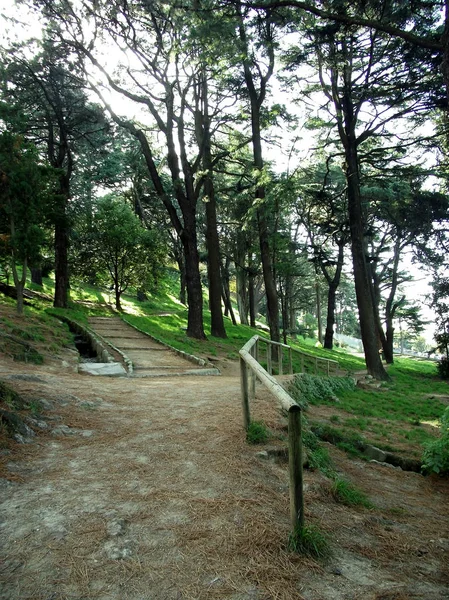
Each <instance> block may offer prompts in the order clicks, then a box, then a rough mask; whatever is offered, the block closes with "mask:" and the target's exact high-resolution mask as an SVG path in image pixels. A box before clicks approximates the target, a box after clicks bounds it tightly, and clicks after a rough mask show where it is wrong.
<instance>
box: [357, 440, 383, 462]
mask: <svg viewBox="0 0 449 600" xmlns="http://www.w3.org/2000/svg"><path fill="white" fill-rule="evenodd" d="M363 454H364V455H365V456H367V457H368V458H370V459H372V460H375V461H377V462H385V459H386V458H387V453H386V452H384V451H383V450H381V449H380V448H376V446H371V445H370V444H367V445H366V446H365V448H364V449H363Z"/></svg>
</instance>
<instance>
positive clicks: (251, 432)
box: [246, 421, 270, 444]
mask: <svg viewBox="0 0 449 600" xmlns="http://www.w3.org/2000/svg"><path fill="white" fill-rule="evenodd" d="M269 437H270V434H269V431H268V429H267V427H266V425H265V423H262V422H261V421H251V423H250V424H249V427H248V429H247V430H246V441H247V442H248V444H264V443H265V442H267V441H268V438H269Z"/></svg>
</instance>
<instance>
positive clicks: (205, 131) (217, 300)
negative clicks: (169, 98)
mask: <svg viewBox="0 0 449 600" xmlns="http://www.w3.org/2000/svg"><path fill="white" fill-rule="evenodd" d="M201 78H202V81H201V98H200V99H199V102H198V104H199V106H200V107H201V110H200V111H198V112H200V114H199V115H198V118H197V127H196V130H197V141H198V145H199V147H200V148H202V150H203V167H204V171H205V173H206V175H205V179H204V194H205V196H206V247H207V275H208V280H209V308H210V314H211V324H210V330H211V334H212V335H213V336H214V337H220V338H226V337H227V335H226V329H225V326H224V321H223V312H222V308H221V292H222V283H221V259H220V241H219V238H218V230H217V207H216V202H215V189H214V181H213V178H212V177H213V174H212V173H213V165H212V150H211V133H210V119H209V106H208V102H209V100H208V88H207V76H206V73H205V72H203V73H202V76H201Z"/></svg>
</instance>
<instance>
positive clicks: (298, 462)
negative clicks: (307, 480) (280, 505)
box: [288, 406, 304, 531]
mask: <svg viewBox="0 0 449 600" xmlns="http://www.w3.org/2000/svg"><path fill="white" fill-rule="evenodd" d="M288 463H289V472H290V518H291V523H292V529H293V531H295V530H297V529H298V528H301V527H303V526H304V495H303V474H302V432H301V409H300V407H299V406H292V407H291V408H290V410H289V413H288Z"/></svg>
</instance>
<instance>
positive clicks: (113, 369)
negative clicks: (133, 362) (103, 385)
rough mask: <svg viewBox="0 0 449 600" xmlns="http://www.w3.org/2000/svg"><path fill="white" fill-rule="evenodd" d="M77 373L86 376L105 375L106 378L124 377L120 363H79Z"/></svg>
mask: <svg viewBox="0 0 449 600" xmlns="http://www.w3.org/2000/svg"><path fill="white" fill-rule="evenodd" d="M78 372H79V373H85V374H87V375H106V376H107V377H117V376H126V374H127V373H126V371H125V368H124V367H123V365H121V364H120V363H81V364H80V365H79V366H78Z"/></svg>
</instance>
